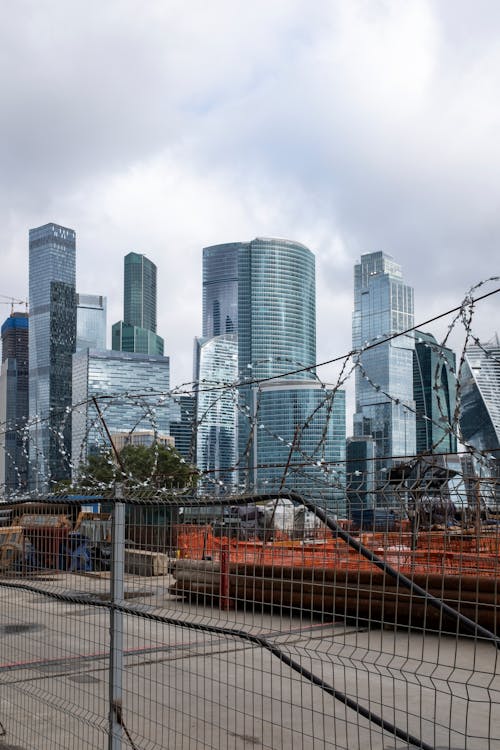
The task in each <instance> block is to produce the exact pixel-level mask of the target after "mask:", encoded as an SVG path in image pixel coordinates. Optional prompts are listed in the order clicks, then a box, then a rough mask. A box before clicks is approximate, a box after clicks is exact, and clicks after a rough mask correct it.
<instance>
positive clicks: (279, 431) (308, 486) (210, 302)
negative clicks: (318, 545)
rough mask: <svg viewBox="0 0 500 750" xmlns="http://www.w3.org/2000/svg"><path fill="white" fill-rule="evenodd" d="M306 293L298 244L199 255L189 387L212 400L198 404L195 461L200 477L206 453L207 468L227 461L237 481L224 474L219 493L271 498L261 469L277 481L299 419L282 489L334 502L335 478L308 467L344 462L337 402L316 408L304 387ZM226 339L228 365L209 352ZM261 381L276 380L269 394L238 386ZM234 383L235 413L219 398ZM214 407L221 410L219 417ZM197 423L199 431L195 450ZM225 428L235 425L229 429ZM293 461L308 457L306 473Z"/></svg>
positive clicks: (308, 349)
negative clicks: (198, 363)
mask: <svg viewBox="0 0 500 750" xmlns="http://www.w3.org/2000/svg"><path fill="white" fill-rule="evenodd" d="M315 290H316V287H315V260H314V255H313V254H312V252H311V251H310V250H309V249H308V248H307V247H305V246H304V245H302V244H300V243H298V242H292V241H290V240H286V239H276V238H268V237H258V238H256V239H254V240H252V241H251V242H240V243H238V242H235V243H228V244H225V245H214V246H212V247H207V248H205V249H204V251H203V333H204V336H206V339H205V340H204V343H203V346H204V347H205V350H206V355H205V362H204V365H203V368H200V370H199V372H198V373H197V376H196V377H197V379H198V380H199V382H200V394H201V391H202V385H203V379H204V380H205V382H211V383H214V384H216V383H217V382H218V383H219V384H221V391H220V392H218V391H217V390H216V391H214V392H212V394H211V395H210V396H207V397H204V399H205V401H207V404H203V405H201V402H200V401H199V403H198V408H197V415H198V416H197V419H198V446H199V447H198V454H197V459H198V467H199V468H200V469H202V470H203V469H204V468H206V467H208V466H214V467H215V464H214V463H213V457H214V455H215V454H214V450H219V451H221V450H224V451H227V455H226V456H225V457H224V458H223V457H222V453H219V463H218V465H217V468H218V470H221V469H222V468H223V467H224V466H229V465H233V464H234V457H236V459H237V463H238V477H237V478H236V476H235V475H234V473H233V475H232V476H231V477H230V478H227V479H225V480H224V482H225V484H226V485H227V484H231V485H232V484H233V482H235V481H238V483H239V486H240V487H242V486H246V487H247V488H249V487H258V488H260V489H262V488H263V486H264V484H265V486H266V488H267V489H269V490H272V489H276V477H277V472H278V473H279V470H278V469H277V468H276V467H275V468H274V469H272V470H271V469H269V468H265V467H268V465H269V464H280V463H281V465H282V469H281V472H282V470H283V466H284V463H286V460H287V455H288V451H289V448H287V447H286V445H287V443H289V442H290V440H292V438H293V435H294V434H295V429H296V427H297V425H298V424H299V423H301V421H302V422H304V423H305V422H307V421H308V418H309V422H308V425H309V426H308V427H307V429H304V431H303V432H302V433H301V435H300V445H301V446H302V447H301V448H300V447H298V448H297V450H294V454H296V455H294V461H295V464H296V465H295V464H294V467H293V470H291V473H290V476H289V477H287V484H286V486H288V487H290V486H293V487H295V488H296V489H298V488H299V487H300V488H301V489H302V490H307V492H308V493H312V492H315V493H317V492H319V489H318V488H321V491H322V492H323V491H324V492H325V493H326V494H325V497H327V496H328V498H329V499H330V501H333V498H336V497H338V494H339V490H338V486H339V482H340V483H341V480H339V479H338V476H339V474H340V472H337V469H335V471H336V473H337V477H336V478H335V480H334V481H332V477H333V474H328V472H325V470H324V465H323V467H319V466H318V465H317V463H318V461H320V459H319V458H318V456H319V455H320V454H321V455H322V456H323V457H324V461H326V465H330V464H331V461H335V462H337V461H339V460H341V457H342V456H343V455H344V454H345V402H344V393H343V392H339V393H337V394H336V396H335V406H334V408H333V409H332V408H330V409H328V408H327V407H325V405H324V402H325V398H326V402H328V401H330V402H331V397H326V395H325V392H324V391H322V389H321V387H320V385H319V384H318V382H317V381H316V380H314V375H315V371H314V364H315V359H316V296H315V295H316V291H315ZM234 334H237V336H236V337H235V338H234V343H233V346H234V347H237V348H236V349H235V353H236V356H235V355H231V354H230V352H229V351H228V352H227V353H226V354H225V355H223V352H222V350H221V349H218V348H219V347H221V346H222V342H223V341H224V342H225V343H224V346H227V342H229V341H230V340H231V339H233V336H234ZM211 341H213V342H214V343H211ZM233 363H234V364H233ZM304 366H306V367H311V370H310V371H308V372H304V373H298V374H295V375H287V373H288V372H289V371H290V370H293V369H295V368H298V367H304ZM233 367H234V368H235V369H233ZM269 377H276V378H278V379H279V380H277V381H275V382H273V383H272V385H270V386H269V388H263V387H259V385H258V384H257V383H255V384H253V385H250V384H248V385H245V381H246V382H248V381H249V380H252V381H253V380H258V379H263V378H269ZM236 380H239V382H240V384H241V385H240V386H239V387H238V389H237V392H238V393H237V397H236V398H237V403H236V404H235V403H234V398H235V396H234V394H235V392H236V390H235V389H232V390H228V389H225V390H224V388H223V387H222V384H223V383H231V382H234V381H236ZM288 381H290V382H288ZM292 383H293V385H292ZM223 394H224V395H223ZM208 401H211V403H210V404H208ZM223 403H224V404H225V406H226V409H227V411H225V412H224V417H222V413H221V409H222V404H223ZM207 406H208V408H207ZM236 408H237V416H236ZM315 409H316V411H315ZM256 410H257V411H258V412H259V414H258V415H257V411H256ZM201 414H203V415H204V423H205V426H204V428H203V429H204V433H203V442H202V443H201V444H200V430H201V429H202V425H201V420H200V416H201ZM313 414H314V416H313ZM327 417H328V418H327ZM233 419H234V420H235V423H234V426H233V427H231V420H233ZM257 421H258V422H259V429H258V430H257V427H256V424H257ZM222 426H224V431H222V430H221V428H222ZM231 432H232V434H233V435H234V438H232V437H231ZM284 435H286V436H287V437H286V438H285V437H284ZM217 436H218V437H217ZM222 438H224V439H222ZM300 451H302V454H303V456H305V455H308V458H307V459H306V460H303V461H302V464H307V462H308V461H309V466H308V467H305V466H302V467H299V465H298V464H297V462H296V459H297V456H298V455H299V454H300ZM211 462H212V463H211ZM313 464H314V466H313ZM257 467H259V468H257ZM221 473H222V472H221ZM280 481H281V480H280ZM279 484H280V482H278V487H279ZM334 485H335V487H337V489H334Z"/></svg>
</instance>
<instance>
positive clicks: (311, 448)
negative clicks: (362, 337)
mask: <svg viewBox="0 0 500 750" xmlns="http://www.w3.org/2000/svg"><path fill="white" fill-rule="evenodd" d="M252 395H253V398H254V402H255V406H254V419H253V422H252V430H253V435H252V439H251V440H250V441H249V457H250V466H251V469H250V472H249V474H250V478H251V481H250V484H251V486H252V487H253V488H254V489H255V490H256V491H258V492H265V491H269V492H272V491H278V490H279V489H280V488H281V486H283V487H285V488H286V489H290V490H295V491H297V492H300V493H302V494H304V495H306V496H307V497H310V498H311V497H312V498H315V499H317V500H318V501H319V502H320V503H321V505H323V507H325V506H327V507H329V508H331V509H335V510H336V511H337V512H341V513H343V512H345V497H344V495H345V491H344V487H345V466H344V460H345V392H344V391H342V390H338V391H336V392H335V391H333V390H331V389H329V388H328V387H326V388H325V387H324V386H323V385H322V384H320V383H317V382H316V383H315V382H313V381H310V380H309V381H307V380H292V379H280V380H276V381H272V382H271V383H265V384H263V385H261V386H260V387H258V388H257V387H256V388H252Z"/></svg>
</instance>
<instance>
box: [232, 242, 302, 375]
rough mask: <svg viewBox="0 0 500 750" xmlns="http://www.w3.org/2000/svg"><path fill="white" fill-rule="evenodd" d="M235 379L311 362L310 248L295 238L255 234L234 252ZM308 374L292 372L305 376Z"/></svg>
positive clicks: (279, 370) (277, 372)
mask: <svg viewBox="0 0 500 750" xmlns="http://www.w3.org/2000/svg"><path fill="white" fill-rule="evenodd" d="M239 257H240V259H239V275H238V277H239V286H238V341H239V354H238V360H239V368H240V378H246V377H251V378H266V377H274V376H277V375H281V374H283V373H286V372H288V371H289V370H291V369H293V368H294V367H300V366H310V365H314V363H315V361H316V281H315V261H314V255H313V254H312V252H311V251H310V250H309V249H308V248H307V247H305V246H304V245H301V244H300V243H298V242H291V241H290V240H282V239H273V238H267V237H258V238H256V239H255V240H252V242H249V243H248V244H246V245H243V246H242V247H241V250H240V253H239ZM311 374H313V375H314V370H311V371H310V372H305V373H301V374H299V375H293V376H291V377H293V378H294V379H296V378H299V379H304V380H307V379H309V378H310V377H311Z"/></svg>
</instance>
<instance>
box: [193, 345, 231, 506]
mask: <svg viewBox="0 0 500 750" xmlns="http://www.w3.org/2000/svg"><path fill="white" fill-rule="evenodd" d="M197 346H198V352H197V356H196V361H197V375H196V383H197V425H196V466H197V468H198V470H199V471H200V472H201V474H202V476H201V480H200V486H201V487H202V488H203V489H204V490H205V491H207V492H212V494H218V492H219V489H220V487H221V486H224V487H225V488H226V489H227V487H231V488H232V487H233V486H234V485H235V484H236V469H235V464H236V459H237V446H236V424H237V398H238V396H237V391H236V390H235V389H234V388H231V386H233V385H234V383H236V381H237V379H238V337H237V336H236V334H226V335H223V336H214V337H212V338H209V339H198V341H197Z"/></svg>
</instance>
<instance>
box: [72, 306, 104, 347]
mask: <svg viewBox="0 0 500 750" xmlns="http://www.w3.org/2000/svg"><path fill="white" fill-rule="evenodd" d="M105 348H106V297H102V296H101V295H98V294H77V295H76V351H80V349H105Z"/></svg>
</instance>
